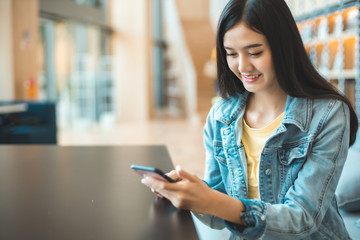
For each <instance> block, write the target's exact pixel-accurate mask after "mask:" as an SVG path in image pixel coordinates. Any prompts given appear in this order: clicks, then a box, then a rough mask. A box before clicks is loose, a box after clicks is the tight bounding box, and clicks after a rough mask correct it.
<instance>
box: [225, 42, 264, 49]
mask: <svg viewBox="0 0 360 240" xmlns="http://www.w3.org/2000/svg"><path fill="white" fill-rule="evenodd" d="M261 46H263V44H261V43H254V44H250V45H247V46H245V47H243V49H249V48H256V47H261ZM224 48H225V49H226V50H234V49H233V48H231V47H227V46H224Z"/></svg>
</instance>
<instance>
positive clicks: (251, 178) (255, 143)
mask: <svg viewBox="0 0 360 240" xmlns="http://www.w3.org/2000/svg"><path fill="white" fill-rule="evenodd" d="M283 118H284V113H282V114H280V115H279V116H278V117H277V118H276V119H275V120H274V121H272V122H271V123H270V124H269V125H267V126H266V127H263V128H251V127H249V126H248V125H247V124H246V122H245V120H243V133H242V137H241V141H242V143H243V145H244V149H245V153H246V160H247V173H248V198H249V199H254V198H256V199H259V184H258V183H259V160H260V154H261V150H262V148H263V146H264V144H265V142H266V140H267V139H268V138H269V137H270V135H271V134H272V133H273V132H275V130H276V129H277V128H278V127H280V125H281V122H282V120H283Z"/></svg>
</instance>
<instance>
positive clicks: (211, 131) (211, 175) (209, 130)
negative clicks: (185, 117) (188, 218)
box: [193, 103, 225, 229]
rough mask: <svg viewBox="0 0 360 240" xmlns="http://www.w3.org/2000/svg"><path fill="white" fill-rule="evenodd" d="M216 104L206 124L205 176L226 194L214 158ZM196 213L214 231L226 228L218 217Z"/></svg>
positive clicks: (205, 179)
mask: <svg viewBox="0 0 360 240" xmlns="http://www.w3.org/2000/svg"><path fill="white" fill-rule="evenodd" d="M217 105H218V103H216V104H215V105H214V106H213V107H212V108H211V110H210V112H209V114H208V116H207V120H206V124H205V126H204V135H203V136H204V139H203V140H204V146H205V157H206V158H205V159H206V160H205V174H204V180H203V181H204V182H205V183H206V184H207V185H208V186H209V187H211V188H212V189H215V190H217V191H220V192H223V193H225V187H224V183H223V181H222V177H221V173H220V169H219V167H218V164H217V162H216V160H215V158H214V145H213V141H214V137H215V119H214V114H215V111H216V106H217ZM193 213H194V216H195V217H196V218H197V219H199V220H200V221H201V222H202V223H203V224H205V225H206V226H209V227H210V228H213V229H223V228H225V224H224V221H223V220H222V219H221V218H219V217H216V216H212V215H208V214H202V213H195V212H193Z"/></svg>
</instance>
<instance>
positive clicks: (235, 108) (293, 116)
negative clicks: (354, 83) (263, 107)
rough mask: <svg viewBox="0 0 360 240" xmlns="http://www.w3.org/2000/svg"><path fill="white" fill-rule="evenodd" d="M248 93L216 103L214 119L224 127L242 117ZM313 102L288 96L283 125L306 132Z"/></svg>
mask: <svg viewBox="0 0 360 240" xmlns="http://www.w3.org/2000/svg"><path fill="white" fill-rule="evenodd" d="M248 96H249V92H245V93H244V94H239V95H238V96H236V97H231V98H229V99H227V100H221V101H219V102H218V103H217V106H215V107H216V110H215V115H214V118H215V120H217V121H220V122H222V123H224V124H226V125H230V124H231V123H232V122H233V121H235V120H236V119H237V118H239V117H241V118H242V117H243V115H244V112H245V106H246V101H247V98H248ZM312 105H313V101H312V100H310V99H307V98H297V97H292V96H288V97H287V99H286V104H285V114H284V120H283V123H284V124H294V125H295V126H297V127H298V128H299V129H300V130H301V131H303V132H307V131H308V130H309V126H310V119H311V116H312V109H313V108H312V107H313V106H312Z"/></svg>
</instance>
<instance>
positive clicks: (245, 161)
mask: <svg viewBox="0 0 360 240" xmlns="http://www.w3.org/2000/svg"><path fill="white" fill-rule="evenodd" d="M217 66H218V80H219V88H220V94H221V96H222V98H223V100H221V101H218V102H217V103H216V104H215V105H214V106H213V107H212V109H211V110H210V113H209V115H208V118H207V122H206V124H205V127H204V144H205V150H206V170H205V176H204V180H203V181H201V180H200V179H199V178H197V177H196V176H195V175H193V174H191V173H189V172H187V171H185V170H184V169H182V168H177V169H176V171H172V172H170V173H169V176H170V177H171V178H173V179H176V183H159V181H158V180H156V179H152V178H147V179H146V180H145V181H143V183H144V184H146V185H147V186H149V187H151V188H153V191H155V192H156V193H158V194H160V195H161V196H164V197H166V198H168V199H169V200H170V201H171V202H172V203H173V204H174V205H175V206H177V207H179V208H185V209H190V210H192V211H194V212H195V213H196V215H197V216H198V217H199V219H200V220H202V221H203V222H204V223H206V224H208V225H209V226H211V227H213V228H224V227H226V228H228V229H229V230H230V231H231V232H232V235H233V236H232V238H231V239H244V238H245V239H259V238H262V239H338V240H340V239H350V237H349V234H348V232H347V230H346V228H345V226H344V222H343V220H342V217H341V215H340V213H339V212H338V210H337V209H338V205H337V202H336V198H335V189H336V186H337V183H338V181H339V178H340V175H341V172H342V168H343V165H344V162H345V159H346V156H347V152H348V148H349V146H350V145H352V144H353V143H354V140H355V138H356V131H357V128H358V119H357V117H356V114H355V112H354V110H353V108H352V106H351V104H350V103H349V101H348V99H346V98H345V97H343V96H342V95H341V94H340V93H339V92H338V91H337V90H336V89H335V88H334V87H333V86H332V85H331V84H330V83H329V82H327V81H326V80H325V79H324V78H322V77H321V76H320V74H319V73H318V72H317V71H316V69H315V68H314V67H313V65H312V64H311V62H310V60H309V58H308V56H307V54H306V51H305V49H304V46H303V44H302V41H301V38H300V34H299V32H298V29H297V26H296V23H295V21H294V19H293V17H292V15H291V13H290V10H289V9H288V7H287V5H286V3H285V2H284V1H283V0H230V1H229V3H228V4H227V6H226V7H225V9H224V11H223V12H222V15H221V17H220V21H219V24H218V32H217ZM314 179H317V181H314Z"/></svg>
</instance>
